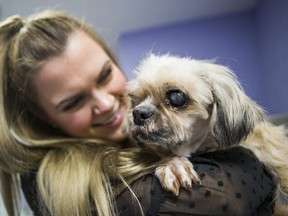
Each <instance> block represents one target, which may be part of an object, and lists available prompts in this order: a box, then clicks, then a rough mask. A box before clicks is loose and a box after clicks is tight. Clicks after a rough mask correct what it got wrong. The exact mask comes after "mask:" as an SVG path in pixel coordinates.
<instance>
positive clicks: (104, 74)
mask: <svg viewBox="0 0 288 216" xmlns="http://www.w3.org/2000/svg"><path fill="white" fill-rule="evenodd" d="M111 74H112V65H109V66H107V67H106V68H104V69H103V70H102V71H101V73H100V75H99V78H98V80H97V83H98V84H99V85H101V84H105V83H106V82H108V80H109V79H110V77H111Z"/></svg>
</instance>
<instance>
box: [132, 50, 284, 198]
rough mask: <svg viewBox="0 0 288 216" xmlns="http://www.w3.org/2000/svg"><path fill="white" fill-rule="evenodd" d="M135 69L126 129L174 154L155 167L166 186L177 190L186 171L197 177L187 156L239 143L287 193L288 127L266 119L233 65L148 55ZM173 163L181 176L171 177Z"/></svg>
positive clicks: (196, 180)
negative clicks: (164, 163)
mask: <svg viewBox="0 0 288 216" xmlns="http://www.w3.org/2000/svg"><path fill="white" fill-rule="evenodd" d="M136 75H137V76H136V79H135V80H132V81H130V82H129V84H128V94H129V96H130V98H131V107H130V109H129V110H128V115H127V116H128V121H129V124H130V126H129V127H130V133H131V134H132V138H133V139H135V140H137V142H140V143H144V144H155V145H159V146H162V147H164V148H166V149H170V150H171V151H172V152H173V153H174V154H175V155H176V156H178V158H177V157H175V158H174V159H173V160H172V161H171V162H172V163H171V164H170V165H167V167H168V168H169V166H170V169H167V167H165V166H164V167H162V168H160V169H157V171H156V174H157V175H158V177H159V178H160V181H161V183H162V184H163V186H164V187H165V188H166V189H167V190H171V191H172V192H173V193H175V194H177V193H178V191H179V187H180V186H183V187H189V186H191V182H189V181H188V180H187V177H188V178H189V179H192V182H193V181H195V182H198V181H199V179H198V177H197V173H196V172H195V171H194V170H193V165H190V168H189V171H187V169H186V168H187V167H186V165H187V164H186V163H187V162H188V163H189V164H190V162H189V161H187V160H186V161H185V157H188V156H190V155H191V154H193V153H195V152H199V151H212V150H216V149H221V148H228V147H232V146H235V145H242V146H244V147H246V148H248V149H250V150H251V151H252V152H253V153H254V154H255V155H256V156H257V157H258V158H259V160H260V161H261V162H262V163H263V164H264V165H266V166H267V167H268V168H269V169H270V170H271V172H272V173H273V174H274V175H275V177H276V179H277V181H278V182H279V187H278V188H279V191H280V192H281V193H282V194H284V195H285V196H286V197H287V196H288V160H287V157H288V140H287V136H286V135H287V131H286V129H285V128H284V127H281V126H280V127H279V126H278V127H277V126H274V125H272V124H271V123H269V122H268V121H267V120H266V116H265V112H264V111H263V109H262V108H261V107H260V106H258V105H257V104H256V103H255V102H254V101H253V100H251V99H250V98H249V97H248V96H247V95H246V94H245V93H244V91H243V89H242V87H241V86H240V84H239V82H238V81H237V79H236V77H235V75H234V74H233V72H232V71H231V70H229V69H228V68H227V67H225V66H222V65H218V64H215V63H214V62H211V61H199V60H194V59H191V58H180V57H176V56H170V55H163V56H155V55H150V56H149V57H148V58H146V59H145V60H144V61H143V62H142V63H141V64H140V66H139V67H138V68H137V69H136ZM173 161H174V162H173ZM181 163H182V165H181ZM179 164H180V165H179ZM178 165H179V167H178ZM171 166H174V167H175V166H176V167H178V168H176V170H177V172H180V175H182V176H183V175H184V178H183V177H180V178H182V179H180V180H177V175H176V179H175V174H174V176H173V173H172V174H171V172H173V169H171ZM181 169H182V170H181ZM185 169H186V170H185ZM174 171H175V169H174ZM185 172H186V174H185ZM187 172H188V174H187ZM183 173H184V174H183ZM178 174H179V173H178ZM185 175H186V177H185ZM171 176H172V177H171ZM169 178H170V180H169ZM167 179H168V180H167ZM176 181H180V183H177V184H176V183H175V182H176ZM175 187H176V189H175ZM177 187H178V188H177Z"/></svg>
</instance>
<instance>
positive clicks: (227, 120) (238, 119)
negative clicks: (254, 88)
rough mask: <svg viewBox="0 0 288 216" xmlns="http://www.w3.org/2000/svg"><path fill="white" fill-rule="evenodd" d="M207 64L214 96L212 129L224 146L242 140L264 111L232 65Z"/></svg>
mask: <svg viewBox="0 0 288 216" xmlns="http://www.w3.org/2000/svg"><path fill="white" fill-rule="evenodd" d="M206 64H207V65H206V66H207V69H208V70H207V74H206V76H207V82H210V83H209V85H210V86H211V91H212V94H213V97H214V107H213V112H212V119H214V121H213V125H212V127H211V128H212V133H213V134H214V136H215V138H216V140H217V142H218V143H219V145H220V146H231V145H235V144H238V143H239V142H240V141H241V140H243V139H244V138H245V137H246V136H247V135H248V134H249V132H250V131H251V130H253V128H254V126H255V124H257V122H259V121H262V120H263V117H264V111H263V109H262V108H261V107H260V106H258V105H257V104H256V103H255V102H254V101H253V100H251V99H250V98H249V97H248V96H247V95H246V94H245V93H244V91H243V89H242V87H241V85H240V84H239V82H238V81H237V79H236V77H235V75H234V74H233V72H232V71H231V70H230V69H229V68H227V67H225V66H222V65H217V64H214V63H207V62H206Z"/></svg>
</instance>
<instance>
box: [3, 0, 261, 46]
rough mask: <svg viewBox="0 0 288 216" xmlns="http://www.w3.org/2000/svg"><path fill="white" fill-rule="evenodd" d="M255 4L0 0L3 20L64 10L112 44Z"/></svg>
mask: <svg viewBox="0 0 288 216" xmlns="http://www.w3.org/2000/svg"><path fill="white" fill-rule="evenodd" d="M20 2H21V3H20ZM24 2H25V3H24ZM256 3H257V0H81V1H79V0H49V1H39V0H25V1H19V0H0V9H1V13H0V17H1V19H3V18H5V17H7V16H10V15H14V14H20V15H24V16H27V15H29V14H30V13H32V12H34V11H37V10H39V9H43V8H56V9H60V10H65V11H69V12H70V13H72V14H73V15H75V16H77V17H79V18H83V17H84V18H85V20H86V21H87V22H88V23H90V24H91V25H93V26H94V27H95V28H96V30H97V31H98V32H99V33H100V34H101V35H102V36H104V38H105V39H106V41H108V43H110V44H111V43H112V44H113V43H114V42H115V41H116V40H117V37H118V36H119V35H120V34H122V33H126V32H131V31H138V30H141V29H143V28H144V29H145V28H151V27H157V26H163V25H169V24H171V23H178V22H183V21H187V20H190V21H191V20H197V19H203V18H208V17H212V16H219V15H224V14H228V13H234V12H240V11H245V10H249V9H251V8H253V7H254V6H255V5H256ZM113 41H114V42H113Z"/></svg>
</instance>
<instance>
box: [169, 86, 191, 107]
mask: <svg viewBox="0 0 288 216" xmlns="http://www.w3.org/2000/svg"><path fill="white" fill-rule="evenodd" d="M166 101H167V103H168V104H169V105H171V106H173V107H176V108H179V107H182V106H184V105H185V104H186V102H187V96H186V95H185V93H183V92H182V91H180V90H169V91H167V92H166Z"/></svg>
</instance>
